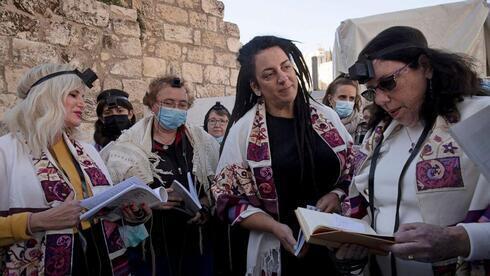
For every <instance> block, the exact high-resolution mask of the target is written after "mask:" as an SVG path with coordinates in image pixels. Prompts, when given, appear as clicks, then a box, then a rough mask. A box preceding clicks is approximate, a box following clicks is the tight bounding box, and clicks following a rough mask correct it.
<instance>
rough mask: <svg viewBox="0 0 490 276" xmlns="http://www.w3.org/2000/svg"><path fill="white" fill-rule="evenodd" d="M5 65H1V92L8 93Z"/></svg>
mask: <svg viewBox="0 0 490 276" xmlns="http://www.w3.org/2000/svg"><path fill="white" fill-rule="evenodd" d="M3 69H4V68H3V66H2V67H0V94H1V93H7V83H6V82H5V79H4V73H3V72H4V70H3Z"/></svg>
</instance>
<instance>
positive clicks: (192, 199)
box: [170, 180, 202, 217]
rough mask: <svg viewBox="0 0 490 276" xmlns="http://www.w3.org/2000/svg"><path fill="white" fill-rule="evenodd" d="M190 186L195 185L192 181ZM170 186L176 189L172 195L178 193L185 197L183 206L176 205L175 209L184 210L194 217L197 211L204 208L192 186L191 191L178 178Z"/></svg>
mask: <svg viewBox="0 0 490 276" xmlns="http://www.w3.org/2000/svg"><path fill="white" fill-rule="evenodd" d="M189 186H191V187H193V183H192V182H190V183H189ZM170 188H172V189H173V190H174V191H173V192H171V193H170V195H172V193H176V194H178V196H179V197H181V198H182V199H183V202H182V203H183V205H182V206H181V207H175V209H177V210H179V211H182V212H184V213H186V214H188V215H189V216H192V217H194V216H195V215H196V213H197V212H198V211H199V210H201V209H202V205H201V202H200V201H199V197H198V195H197V192H195V189H194V191H193V190H192V188H191V191H189V190H187V189H186V188H185V187H184V185H182V184H181V183H180V182H179V181H177V180H174V181H173V182H172V185H171V186H170Z"/></svg>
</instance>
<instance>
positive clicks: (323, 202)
mask: <svg viewBox="0 0 490 276" xmlns="http://www.w3.org/2000/svg"><path fill="white" fill-rule="evenodd" d="M316 207H317V208H319V209H320V211H322V212H325V213H331V212H336V211H339V210H340V199H339V196H338V195H337V194H336V193H328V194H326V195H324V196H322V197H321V198H320V199H319V200H318V201H317V203H316Z"/></svg>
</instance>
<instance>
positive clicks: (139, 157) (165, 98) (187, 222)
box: [103, 76, 219, 275]
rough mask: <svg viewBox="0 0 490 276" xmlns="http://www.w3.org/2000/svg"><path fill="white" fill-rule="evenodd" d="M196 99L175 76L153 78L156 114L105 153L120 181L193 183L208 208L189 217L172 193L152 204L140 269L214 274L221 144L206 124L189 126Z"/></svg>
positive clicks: (149, 101) (150, 96) (150, 102)
mask: <svg viewBox="0 0 490 276" xmlns="http://www.w3.org/2000/svg"><path fill="white" fill-rule="evenodd" d="M192 100H193V99H192V98H191V96H190V94H189V90H188V89H187V87H186V86H185V84H184V82H183V81H182V80H181V79H179V78H178V77H176V76H165V77H161V78H157V79H155V80H153V81H152V82H151V83H150V86H149V92H148V93H146V95H145V97H144V98H143V103H144V104H145V105H146V106H148V108H150V109H151V111H152V113H153V114H154V115H153V116H150V117H146V118H143V119H141V120H140V121H139V122H138V123H136V124H135V125H134V126H133V127H132V128H130V129H128V130H127V131H125V132H124V133H123V134H122V135H121V136H120V137H119V139H118V140H117V141H116V142H115V143H114V145H113V146H112V148H111V151H110V152H108V153H107V154H106V155H105V156H103V158H104V159H105V160H106V163H107V166H108V169H109V173H110V174H111V176H112V177H113V178H114V180H115V181H121V180H123V179H126V178H129V177H131V176H134V175H136V176H139V177H140V178H142V179H143V180H144V181H145V182H147V183H148V185H149V186H151V187H152V188H155V187H160V186H163V187H165V188H169V187H170V186H171V184H172V182H173V181H174V180H177V181H179V182H180V183H182V185H184V186H185V187H186V188H187V189H189V187H191V185H193V186H194V187H195V188H196V191H197V193H198V195H199V198H200V201H201V204H202V205H203V209H202V210H200V211H199V212H197V213H196V214H194V215H193V216H189V215H187V214H185V213H183V212H182V211H180V210H177V209H176V208H175V207H179V206H180V207H182V204H183V202H182V198H180V197H178V196H175V195H172V194H171V193H172V192H173V191H172V189H170V188H169V189H167V191H168V192H169V199H168V202H166V203H163V204H161V205H159V206H155V207H153V211H154V213H153V214H154V217H153V219H152V220H151V221H149V222H148V223H147V229H148V232H149V233H150V235H151V236H150V237H151V238H150V242H149V243H151V244H147V246H145V248H146V249H147V252H145V254H146V256H147V258H146V260H147V261H146V262H145V263H142V264H141V265H140V267H139V269H138V271H137V272H136V274H139V273H141V274H144V275H148V273H150V272H151V270H153V271H152V272H155V273H156V274H157V275H212V274H213V267H212V264H213V260H212V254H211V252H212V250H211V249H212V248H211V246H210V244H211V242H210V239H209V238H208V237H209V233H208V231H207V230H208V219H209V216H210V213H209V210H210V208H211V195H210V188H209V185H210V183H209V179H212V177H213V176H214V170H215V169H216V165H217V161H218V151H219V145H218V143H217V142H216V140H215V139H214V138H213V137H212V136H210V135H209V134H207V133H206V132H205V131H204V130H203V129H202V128H201V127H191V126H187V125H185V122H186V116H187V110H188V109H189V107H190V106H191V104H192Z"/></svg>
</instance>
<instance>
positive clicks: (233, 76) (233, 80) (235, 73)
mask: <svg viewBox="0 0 490 276" xmlns="http://www.w3.org/2000/svg"><path fill="white" fill-rule="evenodd" d="M238 72H239V70H237V69H230V85H232V86H236V85H237V81H238Z"/></svg>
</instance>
